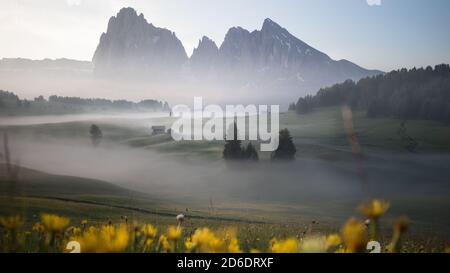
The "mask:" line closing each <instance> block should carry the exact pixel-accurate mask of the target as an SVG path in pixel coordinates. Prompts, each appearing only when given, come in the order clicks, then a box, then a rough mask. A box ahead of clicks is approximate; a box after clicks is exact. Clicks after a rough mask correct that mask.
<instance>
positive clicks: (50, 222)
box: [41, 214, 70, 232]
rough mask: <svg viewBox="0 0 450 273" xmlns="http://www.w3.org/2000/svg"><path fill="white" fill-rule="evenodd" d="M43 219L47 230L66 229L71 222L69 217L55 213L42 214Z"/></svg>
mask: <svg viewBox="0 0 450 273" xmlns="http://www.w3.org/2000/svg"><path fill="white" fill-rule="evenodd" d="M41 221H42V224H43V225H44V227H45V229H46V230H47V231H51V232H58V231H62V230H64V229H65V228H66V227H67V226H68V225H69V223H70V220H69V218H65V217H60V216H57V215H53V214H42V215H41Z"/></svg>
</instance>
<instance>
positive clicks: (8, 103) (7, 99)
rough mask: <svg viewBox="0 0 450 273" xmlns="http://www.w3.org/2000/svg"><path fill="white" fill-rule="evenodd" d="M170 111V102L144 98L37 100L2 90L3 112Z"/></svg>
mask: <svg viewBox="0 0 450 273" xmlns="http://www.w3.org/2000/svg"><path fill="white" fill-rule="evenodd" d="M148 111H150V112H151V111H153V112H157V111H170V108H169V105H168V103H167V102H163V101H157V100H142V101H140V102H138V103H135V102H132V101H127V100H108V99H97V98H95V99H85V98H79V97H59V96H56V95H53V96H50V97H49V98H48V99H46V98H44V97H43V96H39V97H36V98H34V100H26V99H20V98H19V96H17V95H16V94H14V93H12V92H7V91H2V90H0V115H3V116H5V115H8V116H16V115H52V114H77V113H94V112H148Z"/></svg>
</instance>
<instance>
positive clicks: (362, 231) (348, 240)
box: [342, 218, 367, 252]
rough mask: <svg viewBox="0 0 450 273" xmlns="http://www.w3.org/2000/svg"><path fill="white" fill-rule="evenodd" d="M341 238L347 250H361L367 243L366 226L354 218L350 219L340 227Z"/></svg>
mask: <svg viewBox="0 0 450 273" xmlns="http://www.w3.org/2000/svg"><path fill="white" fill-rule="evenodd" d="M342 238H343V240H344V242H345V245H346V247H347V252H363V251H364V250H365V248H366V244H367V233H366V227H365V226H364V224H363V223H361V222H359V221H358V220H356V219H353V218H352V219H350V220H348V221H347V223H346V224H345V225H344V227H343V228H342Z"/></svg>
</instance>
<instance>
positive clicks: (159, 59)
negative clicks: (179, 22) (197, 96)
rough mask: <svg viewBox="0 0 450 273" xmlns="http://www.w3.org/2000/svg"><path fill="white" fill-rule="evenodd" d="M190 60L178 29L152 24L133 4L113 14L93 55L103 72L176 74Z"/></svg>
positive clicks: (95, 66) (98, 71)
mask: <svg viewBox="0 0 450 273" xmlns="http://www.w3.org/2000/svg"><path fill="white" fill-rule="evenodd" d="M187 60H188V57H187V55H186V52H185V50H184V47H183V45H182V44H181V41H180V40H179V39H178V38H177V37H176V36H175V33H173V32H171V31H170V30H167V29H164V28H158V27H155V26H153V25H152V24H149V23H148V22H147V20H146V19H145V18H144V15H143V14H140V15H138V14H137V13H136V11H135V10H134V9H132V8H123V9H121V10H120V11H119V13H118V14H117V15H116V16H115V17H111V19H110V20H109V23H108V29H107V31H106V33H103V34H102V35H101V37H100V43H99V45H98V47H97V49H96V51H95V54H94V57H93V63H94V69H95V72H96V73H100V74H108V73H115V74H117V72H118V71H120V72H122V73H125V74H126V72H130V74H134V75H135V73H136V72H138V73H143V74H144V73H145V74H147V75H149V72H150V73H154V74H153V75H161V74H173V73H174V72H178V71H179V70H180V69H181V67H182V66H183V65H184V64H185V63H186V62H187Z"/></svg>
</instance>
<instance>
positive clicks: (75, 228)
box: [68, 226, 81, 236]
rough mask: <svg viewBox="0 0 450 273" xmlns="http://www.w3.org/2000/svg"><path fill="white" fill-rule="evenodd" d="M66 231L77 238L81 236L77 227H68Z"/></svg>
mask: <svg viewBox="0 0 450 273" xmlns="http://www.w3.org/2000/svg"><path fill="white" fill-rule="evenodd" d="M68 231H69V232H71V233H72V235H73V236H79V235H80V234H81V229H80V228H79V227H73V226H72V227H69V228H68Z"/></svg>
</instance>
